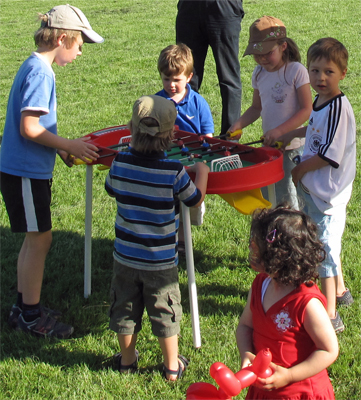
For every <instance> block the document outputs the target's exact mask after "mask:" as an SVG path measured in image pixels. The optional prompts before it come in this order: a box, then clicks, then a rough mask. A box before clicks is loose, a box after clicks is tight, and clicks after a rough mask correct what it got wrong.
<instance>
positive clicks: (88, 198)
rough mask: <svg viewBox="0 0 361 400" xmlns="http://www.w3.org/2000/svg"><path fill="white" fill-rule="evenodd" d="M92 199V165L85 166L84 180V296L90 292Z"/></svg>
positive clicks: (87, 295)
mask: <svg viewBox="0 0 361 400" xmlns="http://www.w3.org/2000/svg"><path fill="white" fill-rule="evenodd" d="M92 201H93V166H92V165H87V166H86V180H85V246H84V297H85V298H87V297H89V296H90V294H91V263H92V260H91V256H92Z"/></svg>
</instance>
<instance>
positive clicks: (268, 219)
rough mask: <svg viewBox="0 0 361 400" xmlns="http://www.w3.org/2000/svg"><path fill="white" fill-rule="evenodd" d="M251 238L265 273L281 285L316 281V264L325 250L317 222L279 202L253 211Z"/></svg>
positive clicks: (324, 253) (320, 260)
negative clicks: (269, 207)
mask: <svg viewBox="0 0 361 400" xmlns="http://www.w3.org/2000/svg"><path fill="white" fill-rule="evenodd" d="M251 240H254V241H255V243H256V244H257V246H258V247H259V254H260V258H261V260H262V261H263V263H264V267H265V272H266V273H267V274H269V275H271V276H272V278H274V279H275V280H276V281H277V282H278V283H280V284H283V285H294V286H299V285H301V284H302V283H309V282H310V283H311V282H316V281H317V278H318V273H317V267H318V266H319V265H320V264H321V262H322V261H323V260H324V259H325V255H326V252H325V250H324V249H323V243H322V242H321V241H320V239H319V236H318V230H317V225H316V224H315V223H314V222H313V221H312V219H311V218H310V217H309V216H307V215H306V214H305V213H303V212H302V211H297V210H294V209H292V208H291V207H290V206H289V205H288V204H287V203H282V204H280V205H279V206H277V207H276V208H274V209H272V210H269V209H263V210H256V211H255V212H254V214H253V219H252V225H251Z"/></svg>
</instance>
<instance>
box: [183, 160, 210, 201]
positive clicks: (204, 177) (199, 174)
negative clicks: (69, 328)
mask: <svg viewBox="0 0 361 400" xmlns="http://www.w3.org/2000/svg"><path fill="white" fill-rule="evenodd" d="M188 171H189V172H193V173H195V174H196V177H195V180H194V184H195V185H196V187H197V189H199V190H200V192H201V193H202V198H201V200H199V202H198V203H197V204H196V205H194V206H193V207H199V206H200V205H201V204H202V203H203V200H204V198H205V196H206V191H207V183H208V174H209V171H210V169H209V167H208V165H206V164H204V163H201V162H196V163H194V164H193V165H191V166H190V167H189V168H188Z"/></svg>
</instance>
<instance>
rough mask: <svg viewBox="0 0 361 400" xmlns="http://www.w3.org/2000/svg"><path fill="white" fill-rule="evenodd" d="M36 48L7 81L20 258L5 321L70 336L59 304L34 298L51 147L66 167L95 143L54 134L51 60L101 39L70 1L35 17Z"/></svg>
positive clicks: (4, 179) (8, 178)
mask: <svg viewBox="0 0 361 400" xmlns="http://www.w3.org/2000/svg"><path fill="white" fill-rule="evenodd" d="M39 18H40V20H41V27H40V28H39V29H38V30H37V31H36V32H35V35H34V39H35V44H36V45H37V47H38V48H37V51H36V52H34V53H33V54H32V55H31V56H30V57H29V58H28V59H27V60H26V61H25V62H24V63H23V64H22V66H21V67H20V69H19V71H18V73H17V75H16V77H15V80H14V83H13V85H12V88H11V92H10V96H9V101H8V108H7V115H6V121H5V128H4V135H3V140H2V145H1V154H0V182H1V192H2V195H3V198H4V202H5V205H6V209H7V212H8V215H9V219H10V225H11V230H12V231H13V232H24V233H25V239H24V242H23V244H22V247H21V250H20V253H19V256H18V262H17V275H18V286H17V290H18V295H17V301H16V304H14V305H13V307H12V310H11V313H10V317H9V320H8V322H9V325H10V326H11V327H13V328H17V329H20V330H23V331H25V332H27V333H31V334H33V335H36V336H41V337H45V336H51V337H57V338H68V337H69V336H70V335H71V334H72V332H73V330H74V329H73V327H72V326H70V325H66V324H63V323H60V322H59V321H57V318H58V317H59V316H60V312H59V311H55V310H50V309H48V308H45V307H42V306H41V304H40V294H41V287H42V281H43V273H44V266H45V259H46V256H47V254H48V251H49V249H50V245H51V242H52V233H51V212H50V202H51V182H52V174H53V169H54V164H55V156H56V153H58V154H59V155H60V157H61V158H62V159H63V161H64V162H65V163H66V164H67V165H68V166H69V167H71V166H72V165H73V156H71V155H70V154H73V155H74V156H75V157H78V158H80V159H81V160H83V161H85V162H86V160H87V159H90V160H95V159H96V158H97V157H98V155H97V153H96V151H97V147H95V146H94V145H91V144H89V143H87V142H86V140H85V139H83V138H79V139H74V140H69V139H65V138H62V137H60V136H58V135H57V112H56V109H57V102H56V91H55V76H54V72H53V70H52V67H51V65H52V63H54V62H55V63H56V64H58V65H60V66H65V65H66V64H68V63H70V62H72V61H73V60H75V59H76V57H77V56H80V55H81V54H82V46H83V43H84V42H86V43H101V42H103V40H104V39H103V38H102V37H101V36H99V35H98V34H97V33H96V32H95V31H93V29H92V28H91V26H90V24H89V22H88V20H87V18H86V17H85V15H84V14H83V13H82V12H81V11H80V10H79V9H78V8H76V7H72V6H70V5H61V6H57V7H54V8H53V9H51V10H50V11H49V12H47V13H46V14H42V15H40V16H39Z"/></svg>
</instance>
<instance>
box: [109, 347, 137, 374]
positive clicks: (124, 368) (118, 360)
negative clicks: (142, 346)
mask: <svg viewBox="0 0 361 400" xmlns="http://www.w3.org/2000/svg"><path fill="white" fill-rule="evenodd" d="M135 357H136V360H135V361H134V362H133V363H132V364H129V365H122V353H117V354H115V355H114V364H115V367H114V368H115V369H116V370H117V371H119V372H120V373H124V372H128V373H129V374H134V373H135V372H137V370H138V359H139V351H138V350H135Z"/></svg>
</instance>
